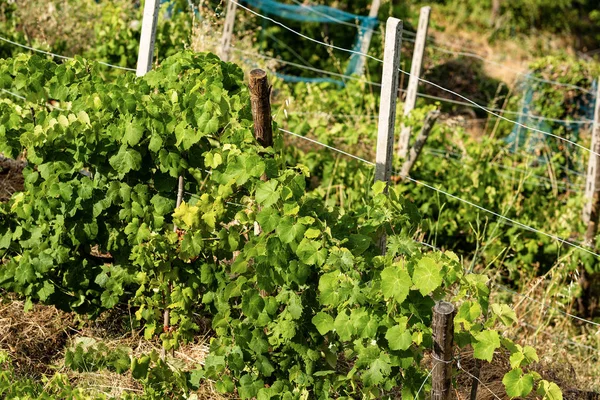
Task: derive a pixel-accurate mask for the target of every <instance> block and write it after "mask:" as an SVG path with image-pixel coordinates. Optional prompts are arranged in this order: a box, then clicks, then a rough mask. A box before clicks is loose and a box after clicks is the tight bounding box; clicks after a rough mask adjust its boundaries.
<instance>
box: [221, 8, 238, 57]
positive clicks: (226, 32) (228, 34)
mask: <svg viewBox="0 0 600 400" xmlns="http://www.w3.org/2000/svg"><path fill="white" fill-rule="evenodd" d="M236 10H237V4H236V3H234V2H233V1H228V2H227V14H226V15H225V24H224V25H223V35H222V36H221V47H220V56H221V60H223V61H229V48H230V47H231V38H232V37H233V27H234V25H235V12H236Z"/></svg>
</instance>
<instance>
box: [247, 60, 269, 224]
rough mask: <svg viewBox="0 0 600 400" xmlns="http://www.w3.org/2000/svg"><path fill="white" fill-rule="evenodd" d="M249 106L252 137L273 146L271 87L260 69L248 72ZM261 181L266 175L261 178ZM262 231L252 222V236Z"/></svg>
mask: <svg viewBox="0 0 600 400" xmlns="http://www.w3.org/2000/svg"><path fill="white" fill-rule="evenodd" d="M248 86H249V88H250V105H251V106H252V120H253V121H254V137H255V138H256V140H257V141H258V143H260V144H261V145H262V146H263V147H270V146H273V122H272V120H271V87H270V86H269V82H268V79H267V73H266V72H265V71H264V70H262V69H253V70H252V71H250V84H249V85H248ZM261 179H262V180H263V181H266V180H267V175H266V174H263V175H262V176H261ZM261 232H262V229H261V227H260V225H259V224H258V222H256V221H255V222H254V235H255V236H258V235H260V233H261Z"/></svg>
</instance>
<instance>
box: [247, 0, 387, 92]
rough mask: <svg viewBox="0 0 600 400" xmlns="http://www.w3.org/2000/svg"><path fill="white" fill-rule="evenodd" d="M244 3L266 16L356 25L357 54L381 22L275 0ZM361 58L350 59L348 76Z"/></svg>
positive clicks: (294, 78)
mask: <svg viewBox="0 0 600 400" xmlns="http://www.w3.org/2000/svg"><path fill="white" fill-rule="evenodd" d="M242 1H243V2H244V3H246V4H247V5H249V6H252V7H255V8H258V9H259V10H261V12H263V13H264V14H267V15H272V16H277V17H281V18H284V19H288V20H292V21H299V22H318V23H340V22H350V23H355V24H356V25H357V28H358V34H357V36H356V40H355V41H354V46H353V48H352V50H353V51H355V52H359V51H360V50H361V42H362V39H363V37H364V35H365V34H366V32H368V31H369V30H373V29H374V28H375V27H376V26H377V23H378V22H379V21H378V19H377V18H374V17H368V16H363V15H356V14H351V13H348V12H345V11H342V10H338V9H337V8H333V7H328V6H322V5H314V6H303V5H291V4H283V3H279V2H277V1H274V0H242ZM359 57H360V56H358V55H356V54H353V55H352V57H350V62H349V63H348V67H347V69H346V75H352V74H355V73H357V72H358V71H357V66H358V60H359ZM278 76H279V77H280V78H281V79H283V80H284V81H286V82H306V83H310V82H316V83H320V82H331V83H335V84H337V85H340V86H343V85H344V82H343V81H341V80H337V79H331V78H305V77H301V76H292V75H286V74H278Z"/></svg>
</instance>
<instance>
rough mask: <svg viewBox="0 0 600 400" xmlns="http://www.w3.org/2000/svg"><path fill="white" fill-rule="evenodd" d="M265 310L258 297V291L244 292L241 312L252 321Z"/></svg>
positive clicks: (263, 303)
mask: <svg viewBox="0 0 600 400" xmlns="http://www.w3.org/2000/svg"><path fill="white" fill-rule="evenodd" d="M264 308H265V301H264V299H263V298H262V297H261V296H260V293H259V292H258V290H246V291H245V292H244V294H243V295H242V312H243V313H244V314H246V315H247V316H248V317H250V318H252V319H257V318H258V315H259V314H260V313H261V312H262V310H263V309H264Z"/></svg>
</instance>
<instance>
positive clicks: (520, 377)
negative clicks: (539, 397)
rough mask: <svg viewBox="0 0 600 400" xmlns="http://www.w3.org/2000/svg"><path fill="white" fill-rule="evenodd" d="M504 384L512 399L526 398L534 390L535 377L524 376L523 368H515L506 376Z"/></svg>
mask: <svg viewBox="0 0 600 400" xmlns="http://www.w3.org/2000/svg"><path fill="white" fill-rule="evenodd" d="M502 383H503V384H504V387H505V388H506V394H508V395H509V396H510V398H515V397H525V396H527V395H528V394H529V393H531V391H532V390H533V375H532V374H523V370H521V368H515V369H513V370H511V371H510V372H508V373H507V374H506V375H504V378H502Z"/></svg>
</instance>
